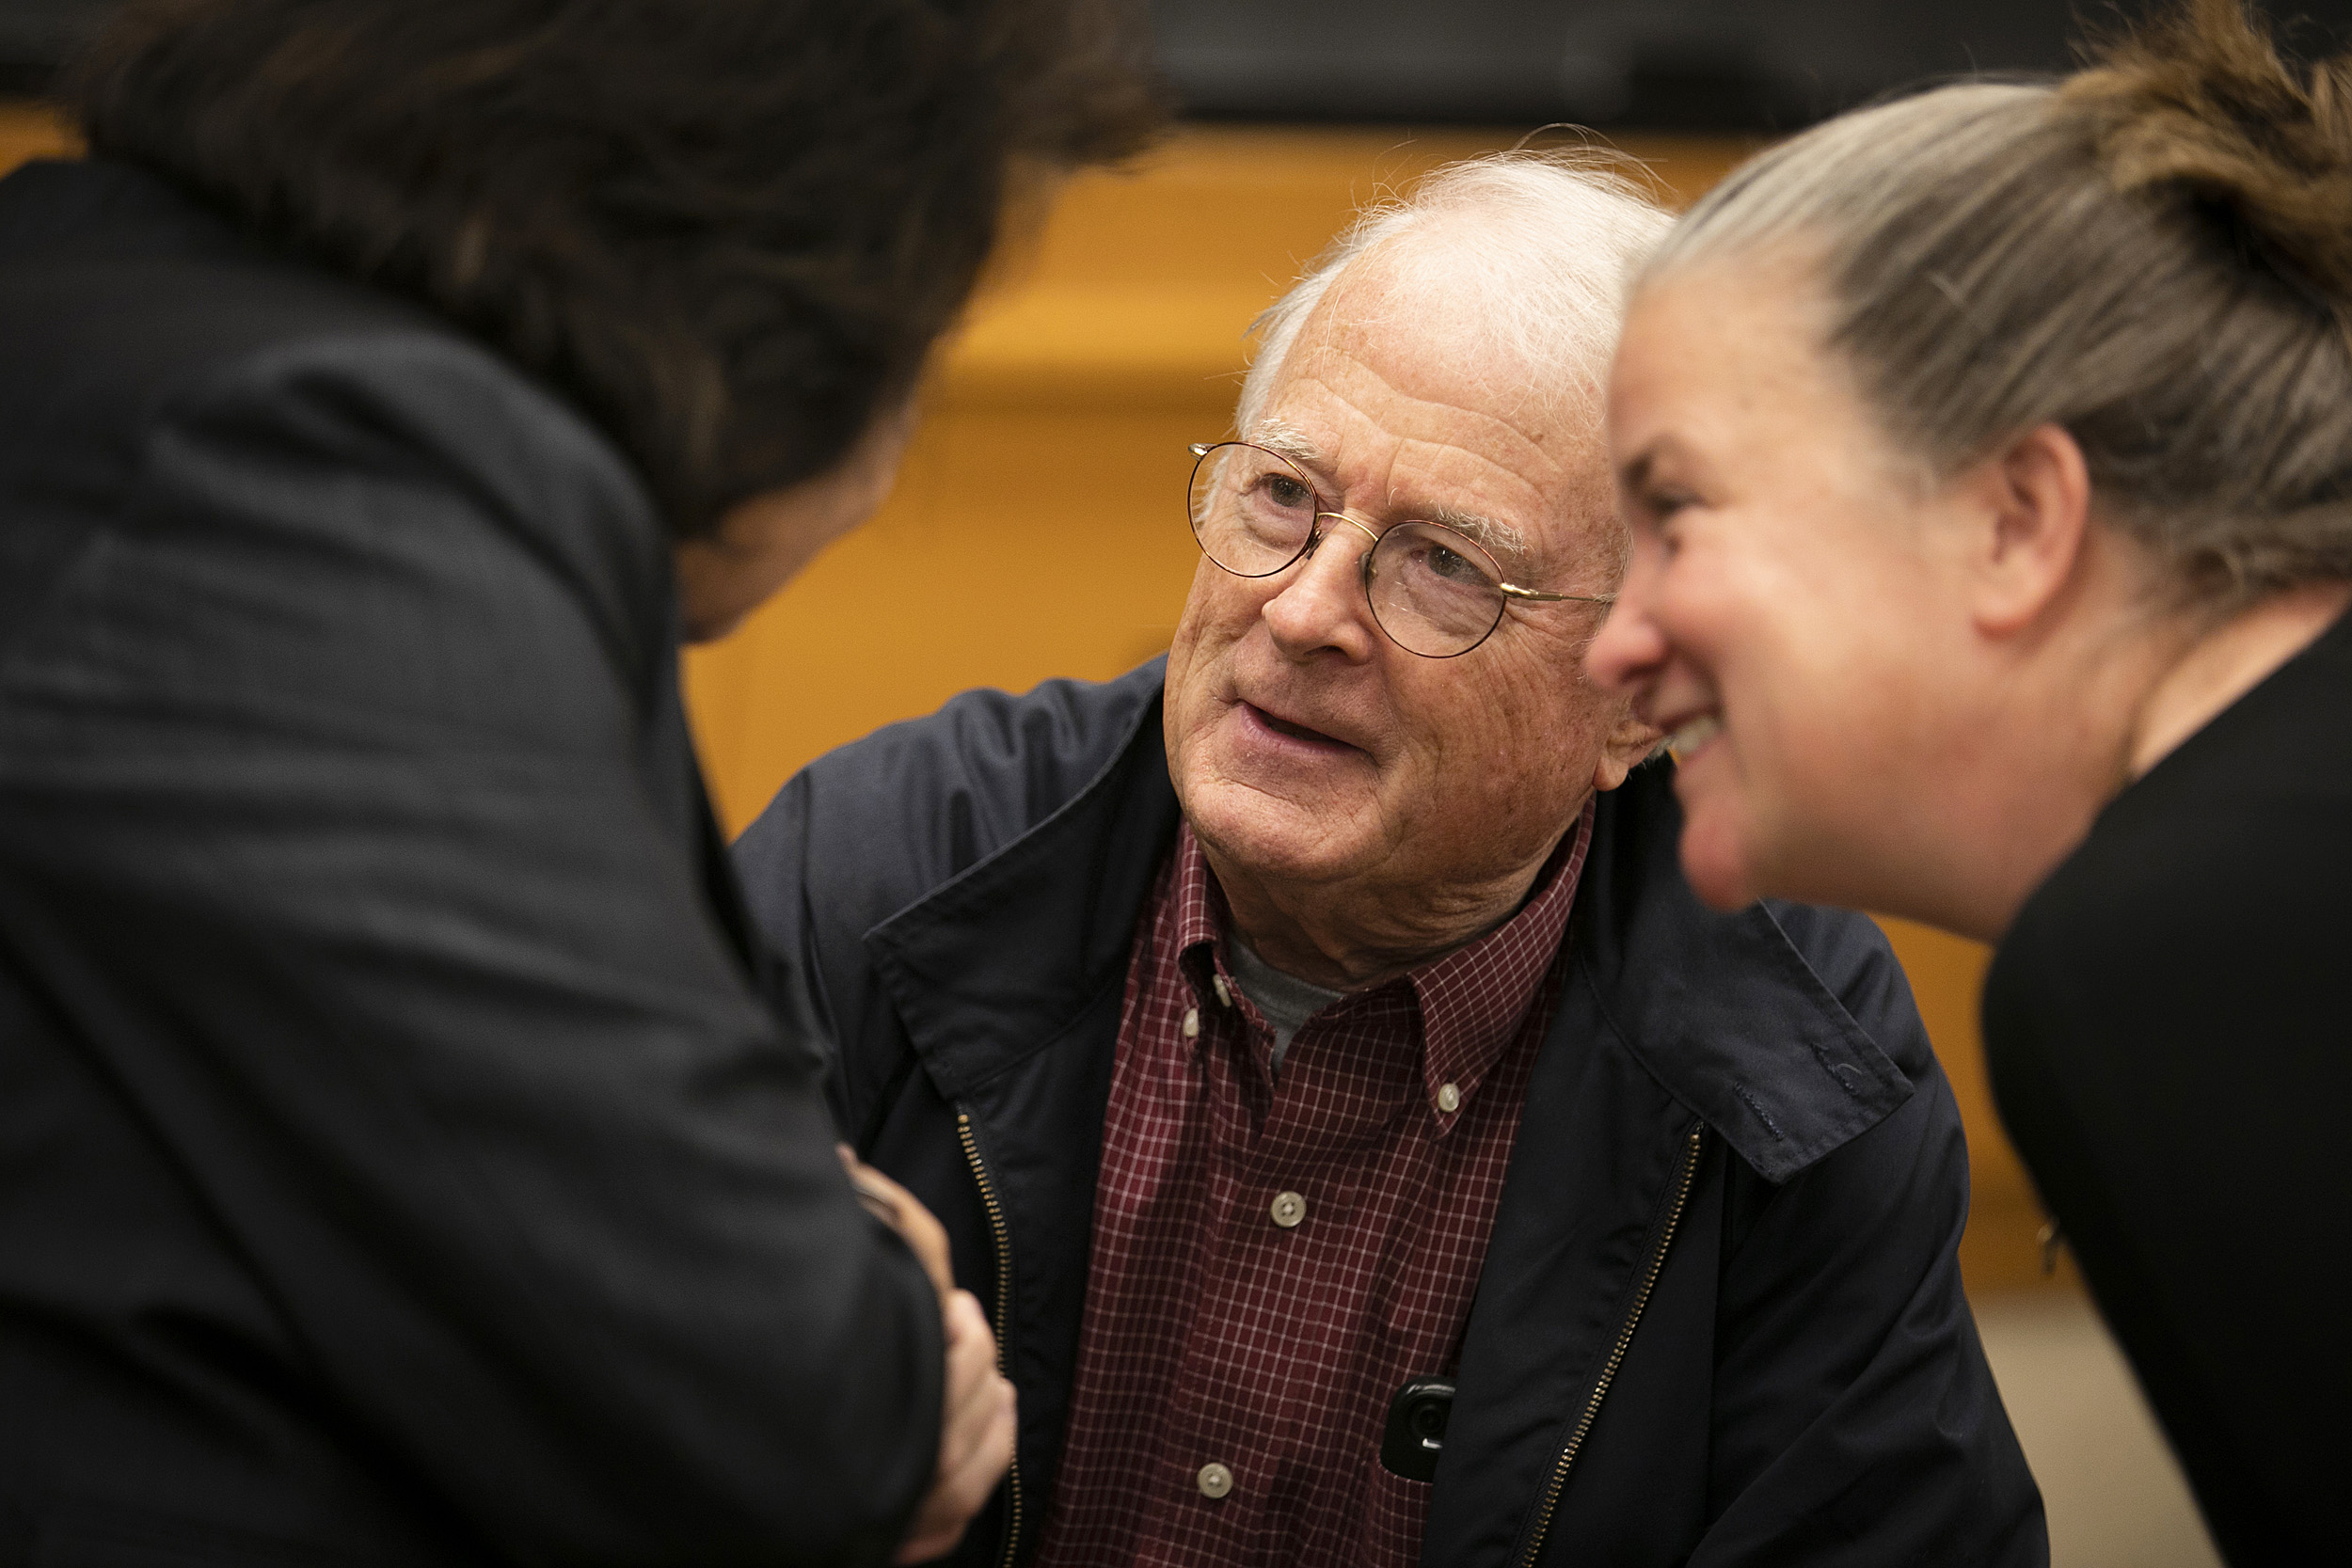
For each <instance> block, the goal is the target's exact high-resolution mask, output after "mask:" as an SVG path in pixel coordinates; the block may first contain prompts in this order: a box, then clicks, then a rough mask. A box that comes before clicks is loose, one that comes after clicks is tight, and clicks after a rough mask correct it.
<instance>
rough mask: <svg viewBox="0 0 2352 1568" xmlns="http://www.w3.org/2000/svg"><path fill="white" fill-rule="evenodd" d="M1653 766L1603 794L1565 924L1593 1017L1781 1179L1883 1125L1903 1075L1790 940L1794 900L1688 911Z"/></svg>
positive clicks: (1665, 800) (1686, 888) (1667, 793)
mask: <svg viewBox="0 0 2352 1568" xmlns="http://www.w3.org/2000/svg"><path fill="white" fill-rule="evenodd" d="M1681 835H1682V813H1681V809H1680V807H1679V806H1678V805H1677V803H1676V801H1675V798H1674V789H1673V774H1672V773H1671V772H1670V771H1669V770H1668V769H1667V768H1666V767H1665V766H1664V765H1663V764H1656V765H1652V766H1649V767H1645V768H1640V769H1637V770H1636V771H1635V773H1634V774H1633V776H1632V777H1631V778H1629V779H1628V780H1627V781H1626V783H1625V784H1624V785H1622V786H1621V787H1620V788H1618V789H1616V790H1615V791H1613V792H1612V793H1611V794H1609V795H1606V796H1603V797H1602V798H1601V804H1600V818H1599V824H1598V826H1597V829H1596V831H1595V833H1594V844H1593V851H1592V856H1591V859H1590V861H1589V862H1588V863H1587V864H1586V867H1585V873H1584V887H1583V888H1582V889H1581V891H1580V895H1579V897H1578V910H1577V915H1576V919H1575V921H1574V923H1573V925H1572V926H1571V927H1570V942H1571V944H1572V948H1573V952H1574V956H1575V960H1576V963H1577V965H1578V967H1579V968H1580V970H1581V972H1582V974H1583V977H1584V979H1585V981H1586V983H1588V984H1589V985H1591V987H1592V988H1593V990H1594V993H1595V997H1596V1000H1597V1004H1598V1006H1599V1008H1600V1011H1601V1014H1602V1016H1603V1017H1604V1018H1605V1019H1606V1020H1607V1021H1608V1023H1609V1025H1610V1027H1611V1028H1613V1030H1614V1031H1615V1032H1616V1034H1617V1036H1618V1037H1619V1038H1620V1039H1621V1040H1622V1041H1623V1042H1624V1044H1625V1047H1626V1049H1627V1050H1628V1051H1629V1052H1631V1053H1633V1055H1634V1056H1635V1057H1636V1058H1637V1059H1639V1060H1640V1061H1641V1063H1642V1065H1643V1066H1644V1067H1645V1068H1646V1069H1648V1071H1649V1073H1650V1075H1651V1076H1652V1077H1654V1078H1656V1079H1657V1080H1658V1081H1659V1083H1660V1084H1661V1085H1663V1086H1664V1088H1665V1089H1666V1091H1667V1092H1668V1093H1669V1094H1672V1095H1673V1096H1674V1097H1675V1098H1676V1099H1677V1100H1679V1101H1682V1103H1684V1104H1685V1105H1687V1106H1689V1107H1690V1108H1691V1109H1692V1111H1693V1112H1695V1113H1697V1115H1698V1116H1699V1117H1701V1118H1703V1119H1704V1120H1705V1121H1706V1122H1707V1124H1708V1126H1709V1127H1711V1128H1713V1129H1714V1130H1715V1132H1717V1133H1719V1134H1720V1135H1721V1136H1722V1137H1723V1139H1724V1142H1726V1143H1727V1144H1729V1145H1730V1146H1731V1147H1732V1148H1733V1149H1734V1150H1735V1151H1737V1152H1738V1153H1739V1155H1740V1158H1741V1159H1743V1160H1745V1161H1746V1162H1747V1163H1748V1164H1750V1165H1751V1166H1753V1167H1755V1169H1756V1174H1758V1175H1759V1176H1762V1177H1763V1178H1765V1179H1766V1180H1770V1181H1774V1182H1780V1181H1786V1180H1788V1179H1789V1178H1790V1177H1792V1176H1794V1175H1796V1174H1797V1173H1798V1172H1799V1171H1802V1170H1804V1168H1805V1167H1806V1166H1808V1165H1810V1164H1813V1163H1814V1162H1816V1161H1818V1160H1820V1158H1821V1157H1822V1156H1824V1155H1826V1154H1828V1153H1829V1152H1830V1151H1831V1150H1833V1149H1835V1148H1837V1147H1838V1146H1840V1145H1841V1144H1844V1143H1845V1142H1846V1141H1847V1140H1849V1139H1851V1138H1852V1137H1854V1136H1855V1135H1857V1134H1859V1133H1861V1132H1867V1130H1869V1129H1870V1128H1872V1127H1874V1126H1876V1125H1877V1124H1878V1123H1879V1122H1880V1121H1882V1120H1883V1119H1884V1118H1885V1117H1887V1116H1888V1115H1889V1114H1890V1113H1891V1112H1893V1111H1894V1109H1895V1108H1896V1107H1897V1106H1899V1105H1900V1104H1901V1103H1902V1102H1903V1101H1906V1100H1908V1099H1909V1098H1910V1097H1911V1091H1912V1085H1911V1080H1910V1079H1909V1078H1908V1077H1906V1076H1905V1075H1904V1073H1903V1071H1902V1069H1900V1068H1899V1067H1897V1066H1896V1065H1895V1063H1894V1062H1893V1061H1892V1060H1890V1059H1889V1058H1888V1057H1887V1055H1886V1053H1885V1052H1883V1051H1882V1050H1881V1049H1880V1048H1879V1045H1878V1043H1877V1042H1876V1041H1875V1040H1873V1039H1871V1038H1870V1037H1869V1035H1868V1034H1867V1033H1866V1032H1865V1031H1864V1030H1863V1028H1862V1026H1861V1025H1860V1024H1859V1023H1857V1022H1855V1021H1854V1018H1853V1015H1852V1014H1851V1013H1850V1012H1849V1011H1847V1009H1846V1007H1845V1006H1844V1004H1842V1003H1840V1002H1839V1001H1838V1000H1837V997H1836V993H1835V992H1833V991H1832V990H1831V989H1830V987H1829V986H1828V985H1826V984H1825V983H1824V982H1823V981H1822V979H1821V977H1820V975H1819V974H1816V973H1815V971H1814V969H1813V967H1812V966H1811V965H1810V964H1808V963H1807V962H1806V961H1805V958H1804V955H1803V954H1802V953H1801V952H1800V951H1799V950H1798V947H1797V944H1796V942H1793V941H1792V940H1790V937H1789V934H1788V929H1787V928H1786V927H1785V926H1784V921H1785V920H1788V919H1792V918H1804V919H1815V920H1818V919H1819V918H1820V916H1819V914H1818V911H1810V910H1806V909H1804V908H1803V907H1802V906H1794V905H1775V904H1773V903H1772V902H1766V903H1758V904H1751V905H1749V906H1748V907H1747V908H1746V909H1744V910H1741V911H1738V912H1737V913H1734V914H1719V913H1717V912H1715V911H1712V910H1709V909H1708V908H1707V907H1706V906H1704V905H1702V904H1701V903H1700V902H1699V901H1698V899H1697V897H1696V896H1695V895H1693V894H1692V892H1691V886H1690V883H1689V882H1688V881H1687V880H1686V879H1684V877H1683V875H1682V867H1681V863H1680V860H1679V840H1680V838H1681Z"/></svg>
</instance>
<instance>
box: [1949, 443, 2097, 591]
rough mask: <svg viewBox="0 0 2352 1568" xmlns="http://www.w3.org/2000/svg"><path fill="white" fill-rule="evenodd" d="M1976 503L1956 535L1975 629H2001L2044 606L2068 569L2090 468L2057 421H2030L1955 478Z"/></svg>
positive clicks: (2084, 517)
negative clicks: (1963, 531)
mask: <svg viewBox="0 0 2352 1568" xmlns="http://www.w3.org/2000/svg"><path fill="white" fill-rule="evenodd" d="M1962 484H1963V488H1964V489H1965V490H1966V491H1967V492H1968V494H1969V498H1970V499H1973V500H1975V501H1976V502H1978V503H1979V504H1978V505H1977V506H1975V507H1973V508H1971V512H1972V514H1973V515H1972V517H1971V519H1970V523H1969V528H1970V532H1969V534H1968V536H1967V537H1966V539H1965V540H1964V541H1963V549H1964V551H1965V554H1966V561H1965V562H1964V565H1965V569H1966V571H1967V573H1968V577H1969V578H1970V588H1969V610H1970V616H1971V619H1973V620H1974V622H1975V623H1976V626H1977V629H1978V630H1979V631H1980V632H1983V633H1984V634H1986V635H1987V636H1991V637H2007V636H2010V635H2012V634H2014V633H2016V632H2019V631H2021V630H2023V629H2025V628H2026V626H2030V625H2032V624H2033V622H2034V621H2035V620H2036V619H2037V618H2038V617H2039V616H2040V615H2041V614H2042V611H2043V610H2046V609H2047V608H2048V607H2049V605H2050V603H2051V601H2052V600H2054V599H2056V598H2057V597H2058V594H2060V592H2061V591H2063V590H2064V588H2065V586H2066V583H2067V580H2068V579H2069V578H2071V577H2073V575H2074V565H2075V562H2077V561H2078V560H2080V559H2081V556H2082V548H2083V536H2084V531H2086V530H2087V529H2088V528H2089V527H2090V468H2089V467H2088V466H2087V465H2086V464H2085V463H2084V462H2083V451H2082V448H2081V447H2079V446H2077V445H2076V444H2075V441H2074V436H2071V435H2069V434H2068V433H2067V432H2066V430H2065V429H2064V427H2062V426H2059V425H2055V424H2042V425H2036V426H2034V428H2033V429H2031V430H2028V431H2026V433H2025V434H2024V435H2023V436H2018V437H2017V438H2016V439H2015V440H2013V441H2010V443H2009V444H2008V445H2007V446H2005V447H2003V448H2001V449H2000V450H1999V451H1995V452H1994V454H1993V455H1992V456H1990V457H1988V458H1986V459H1985V460H1984V462H1983V463H1982V464H1980V465H1979V467H1978V468H1977V469H1976V471H1975V472H1974V473H1973V474H1971V475H1969V476H1968V477H1967V478H1965V479H1963V481H1962Z"/></svg>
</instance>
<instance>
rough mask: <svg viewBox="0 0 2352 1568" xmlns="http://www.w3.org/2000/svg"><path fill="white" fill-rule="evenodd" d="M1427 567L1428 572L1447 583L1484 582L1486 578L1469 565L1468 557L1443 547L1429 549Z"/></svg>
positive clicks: (1473, 566)
mask: <svg viewBox="0 0 2352 1568" xmlns="http://www.w3.org/2000/svg"><path fill="white" fill-rule="evenodd" d="M1428 566H1429V570H1430V571H1432V572H1434V573H1435V574H1437V575H1438V577H1441V578H1445V579H1446V580H1447V581H1449V582H1472V581H1477V582H1484V581H1485V580H1486V573H1484V572H1482V571H1480V570H1479V569H1478V568H1477V567H1476V566H1475V565H1473V564H1471V562H1470V558H1469V557H1468V556H1465V555H1461V554H1458V553H1456V552H1455V551H1453V550H1449V549H1447V548H1446V547H1445V546H1443V545H1432V546H1430V547H1429V555H1428Z"/></svg>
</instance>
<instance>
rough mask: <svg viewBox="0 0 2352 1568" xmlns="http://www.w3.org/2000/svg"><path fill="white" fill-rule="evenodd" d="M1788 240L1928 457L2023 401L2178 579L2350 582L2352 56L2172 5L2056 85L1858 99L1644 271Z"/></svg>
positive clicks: (2103, 501) (1858, 364) (1873, 401)
mask: <svg viewBox="0 0 2352 1568" xmlns="http://www.w3.org/2000/svg"><path fill="white" fill-rule="evenodd" d="M1768 254H1770V255H1772V256H1775V257H1777V256H1783V255H1785V256H1786V257H1788V259H1789V260H1791V261H1794V262H1796V263H1797V264H1799V265H1801V266H1804V267H1806V268H1809V269H1811V273H1812V276H1813V277H1815V278H1816V279H1817V280H1818V282H1819V284H1820V287H1821V290H1822V293H1823V295H1824V296H1825V303H1826V305H1827V309H1828V319H1827V322H1826V324H1825V336H1826V338H1827V340H1828V344H1829V346H1830V347H1832V348H1833V349H1834V350H1836V352H1838V353H1839V354H1840V355H1842V356H1844V358H1845V359H1846V360H1847V362H1848V363H1849V364H1850V366H1851V369H1852V371H1853V372H1854V374H1855V380H1856V383H1857V385H1858V387H1859V388H1860V390H1861V393H1862V396H1863V398H1864V401H1865V402H1866V403H1867V404H1868V405H1869V406H1870V407H1871V409H1872V410H1873V412H1874V413H1875V414H1876V415H1877V416H1878V418H1879V420H1881V421H1882V423H1883V426H1884V428H1885V429H1886V431H1887V432H1888V434H1889V436H1891V437H1892V438H1893V440H1894V441H1895V442H1896V444H1897V445H1898V447H1899V449H1900V450H1901V451H1904V452H1905V453H1907V454H1908V455H1909V456H1911V457H1913V458H1915V459H1916V460H1917V462H1918V464H1919V465H1920V467H1921V470H1922V473H1923V476H1924V477H1925V478H1927V479H1928V480H1930V481H1932V480H1934V479H1936V478H1940V477H1942V476H1944V475H1947V474H1950V473H1952V472H1955V471H1957V470H1958V469H1959V468H1961V467H1964V466H1965V465H1967V464H1968V463H1970V462H1971V461H1973V460H1974V459H1976V458H1978V457H1979V456H1981V455H1983V454H1984V453H1986V452H1988V451H1992V450H1993V449H1994V448H1995V447H1996V446H1997V445H1998V444H1999V443H2000V442H2002V441H2003V440H2005V439H2007V438H2009V437H2010V436H2015V435H2018V434H2021V433H2023V432H2024V431H2026V430H2028V429H2031V428H2032V427H2034V426H2036V425H2039V424H2042V423H2056V424H2058V425H2061V426H2063V427H2064V428H2065V429H2067V430H2068V431H2069V433H2070V434H2072V435H2073V436H2074V439H2075V441H2076V442H2077V444H2078V445H2079V446H2080V447H2081V449H2082V451H2083V454H2084V457H2085V459H2086V462H2087V465H2088V467H2089V468H2090V475H2091V480H2092V484H2093V492H2094V505H2095V506H2096V507H2097V508H2098V510H2099V515H2100V516H2101V517H2102V519H2103V520H2104V521H2105V522H2106V523H2107V524H2108V525H2109V526H2112V527H2114V528H2117V529H2119V530H2121V531H2123V532H2124V533H2126V534H2128V535H2129V536H2131V537H2133V538H2134V539H2136V540H2137V542H2138V543H2139V544H2140V545H2142V546H2145V547H2146V548H2147V550H2148V551H2149V552H2150V553H2151V554H2152V555H2153V557H2154V558H2155V559H2156V560H2157V561H2159V562H2162V563H2163V566H2164V568H2165V569H2166V570H2167V571H2168V572H2169V574H2170V575H2171V577H2172V578H2173V579H2174V582H2175V585H2176V587H2177V588H2178V590H2179V591H2180V593H2181V594H2183V595H2184V596H2186V597H2190V598H2204V599H2211V600H2216V601H2220V602H2240V601H2242V600H2244V599H2246V598H2248V597H2252V596H2256V595H2260V594H2266V593H2270V592H2273V591H2276V590H2279V589H2281V588H2286V587H2291V586H2294V585H2296V584H2298V583H2303V582H2310V581H2318V580H2327V579H2340V578H2352V58H2338V59H2334V60H2330V61H2328V62H2326V63H2325V64H2322V65H2320V66H2318V67H2316V68H2313V69H2308V70H2307V69H2301V68H2297V67H2296V66H2294V65H2292V64H2290V63H2288V62H2286V61H2284V60H2282V59H2281V58H2280V55H2279V54H2278V52H2277V50H2276V48H2275V46H2274V45H2273V44H2272V42H2271V41H2270V40H2269V39H2268V38H2267V37H2266V36H2265V34H2264V33H2263V32H2262V31H2260V30H2259V29H2258V28H2257V27H2256V26H2255V25H2254V24H2251V23H2249V20H2248V18H2247V16H2246V14H2245V13H2244V12H2243V11H2242V10H2241V9H2240V8H2239V7H2238V5H2237V4H2236V0H2187V3H2185V4H2184V5H2183V6H2181V8H2178V9H2176V10H2174V11H2171V12H2169V13H2168V14H2166V15H2165V16H2164V17H2163V18H2161V19H2160V20H2157V21H2155V22H2153V23H2152V24H2149V25H2147V26H2146V27H2144V28H2142V29H2141V30H2139V31H2138V32H2137V33H2133V34H2126V35H2122V36H2120V37H2118V38H2115V39H2111V40H2108V41H2106V43H2105V44H2103V45H2102V46H2100V47H2099V48H2098V49H2097V50H2096V51H2095V52H2094V60H2093V63H2092V64H2091V66H2090V69H2088V70H2086V71H2082V72H2080V73H2079V74H2077V75H2075V76H2073V77H2071V78H2068V79H2066V80H2065V81H2063V82H2060V83H2058V84H2056V85H2034V86H2028V85H1997V84H1972V85H1963V86H1955V87H1944V88H1940V89H1937V90H1934V91H1931V92H1927V93H1923V94H1921V95H1919V96H1917V97H1915V98H1910V99H1905V100H1901V101H1899V102H1896V103H1886V104H1883V105H1880V106H1878V107H1875V108H1870V109H1867V110H1862V111H1858V112H1856V113H1853V114H1851V115H1847V116H1844V117H1841V118H1840V119H1835V120H1832V121H1830V122H1828V123H1826V124H1824V125H1821V126H1819V127H1817V128H1816V129H1814V130H1813V131H1811V132H1808V133H1807V134H1805V135H1802V136H1799V137H1796V138H1794V139H1793V140H1791V141H1790V142H1788V143H1787V144H1785V145H1783V146H1782V147H1780V148H1777V149H1775V150H1772V151H1771V152H1769V153H1767V154H1765V155H1764V156H1762V157H1759V158H1757V159H1756V160H1755V161H1754V162H1753V163H1751V164H1750V165H1748V166H1746V167H1744V168H1743V169H1742V170H1740V172H1739V173H1737V174H1735V175H1734V176H1733V177H1732V178H1731V179H1730V180H1729V181H1727V182H1725V183H1724V185H1722V186H1720V187H1718V188H1717V189H1716V190H1715V191H1714V192H1712V193H1710V194H1709V195H1708V197H1707V198H1705V199H1704V200H1702V201H1701V202H1700V203H1699V204H1698V205H1697V206H1695V207H1694V208H1693V209H1692V212H1691V214H1689V215H1688V217H1686V218H1685V219H1684V220H1683V223H1682V224H1681V225H1680V226H1679V227H1678V228H1677V230H1676V231H1675V232H1674V233H1673V234H1672V235H1671V236H1669V238H1668V239H1667V241H1666V242H1665V244H1664V245H1661V247H1660V249H1659V251H1658V252H1657V254H1656V255H1655V256H1654V257H1653V258H1652V259H1651V261H1650V262H1649V264H1648V266H1647V268H1646V269H1645V273H1644V275H1643V277H1642V279H1641V280H1640V282H1641V284H1643V285H1646V284H1647V283H1649V282H1652V281H1655V280H1657V279H1660V278H1661V277H1666V276H1668V275H1670V274H1673V273H1675V272H1677V271H1680V270H1683V269H1689V268H1696V267H1699V266H1702V265H1711V264H1715V263H1718V262H1723V261H1741V262H1753V261H1756V260H1758V259H1759V258H1762V257H1764V256H1766V255H1768Z"/></svg>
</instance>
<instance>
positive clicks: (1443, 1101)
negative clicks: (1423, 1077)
mask: <svg viewBox="0 0 2352 1568" xmlns="http://www.w3.org/2000/svg"><path fill="white" fill-rule="evenodd" d="M1461 1108H1462V1091H1461V1090H1460V1089H1458V1088H1456V1087H1454V1085H1452V1084H1440V1085H1438V1110H1440V1111H1443V1112H1444V1113H1445V1114H1446V1115H1447V1116H1452V1115H1453V1114H1454V1112H1456V1111H1458V1110H1460V1109H1461Z"/></svg>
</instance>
